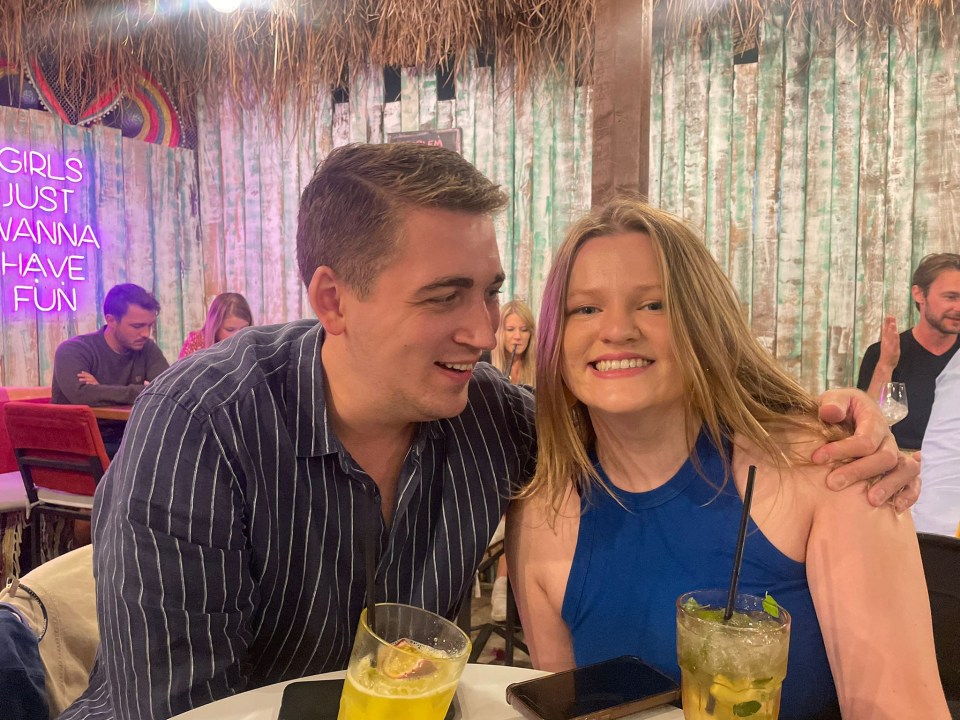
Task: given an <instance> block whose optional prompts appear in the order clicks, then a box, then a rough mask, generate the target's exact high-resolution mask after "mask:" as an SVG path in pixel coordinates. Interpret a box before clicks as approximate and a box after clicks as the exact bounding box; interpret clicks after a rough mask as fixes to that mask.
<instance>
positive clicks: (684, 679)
mask: <svg viewBox="0 0 960 720" xmlns="http://www.w3.org/2000/svg"><path fill="white" fill-rule="evenodd" d="M726 605H727V592H726V591H725V590H697V591H695V592H690V593H686V594H684V595H681V596H680V598H679V599H678V600H677V660H678V661H679V664H680V674H681V686H682V691H681V692H682V697H683V716H684V718H685V719H686V720H738V719H739V718H749V719H750V720H777V716H778V715H779V714H780V689H781V687H782V685H783V678H784V677H785V676H786V674H787V651H788V648H789V643H790V615H789V613H787V611H786V610H784V609H783V608H781V607H779V606H777V605H776V603H774V602H772V601H771V600H770V599H767V601H766V604H765V603H764V598H760V597H756V596H754V595H737V598H736V601H735V603H734V613H733V617H732V618H730V620H729V621H728V622H724V621H723V614H724V610H725V608H726Z"/></svg>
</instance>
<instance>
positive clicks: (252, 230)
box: [225, 110, 270, 317]
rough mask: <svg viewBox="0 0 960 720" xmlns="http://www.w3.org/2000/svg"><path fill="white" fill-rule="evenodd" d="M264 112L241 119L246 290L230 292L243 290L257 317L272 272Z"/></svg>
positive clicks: (243, 269)
mask: <svg viewBox="0 0 960 720" xmlns="http://www.w3.org/2000/svg"><path fill="white" fill-rule="evenodd" d="M264 124H265V123H264V117H263V112H262V111H260V110H255V111H252V112H245V113H244V114H243V117H242V119H241V123H240V125H241V135H240V137H241V140H242V142H243V168H242V172H243V176H242V177H243V199H242V212H243V228H244V235H243V236H242V237H243V255H242V257H241V258H238V259H240V260H241V262H242V263H243V265H242V271H243V274H244V289H243V290H234V289H233V288H230V287H227V288H225V289H226V290H228V291H231V292H242V293H243V295H244V297H246V298H247V302H248V303H250V309H251V310H252V311H253V312H254V313H256V314H257V317H263V316H264V308H265V305H266V302H265V301H266V298H265V296H264V292H263V289H264V288H263V282H264V275H265V274H266V273H267V272H269V270H266V269H265V268H264V263H263V253H264V245H266V244H268V243H269V241H270V239H269V238H266V237H264V217H263V213H262V209H261V202H262V197H263V192H264V188H263V180H264V175H263V167H262V163H261V155H266V154H267V153H268V152H269V150H268V148H269V147H270V138H269V137H268V136H265V134H264Z"/></svg>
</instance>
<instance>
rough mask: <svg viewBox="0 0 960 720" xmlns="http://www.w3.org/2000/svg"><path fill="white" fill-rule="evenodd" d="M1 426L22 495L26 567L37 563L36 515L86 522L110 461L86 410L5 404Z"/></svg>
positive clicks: (38, 560) (95, 422)
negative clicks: (27, 529)
mask: <svg viewBox="0 0 960 720" xmlns="http://www.w3.org/2000/svg"><path fill="white" fill-rule="evenodd" d="M3 415H4V424H5V425H6V428H7V434H8V435H9V437H10V444H11V446H12V447H13V453H14V455H15V456H16V458H17V465H18V466H19V468H20V474H21V475H22V476H23V485H24V488H25V489H26V491H27V503H28V509H27V513H28V518H29V520H30V523H31V532H30V536H31V549H30V553H31V563H32V567H36V566H37V565H38V564H39V563H40V560H41V558H40V522H39V516H40V515H55V516H61V517H66V518H72V519H75V520H87V521H89V520H90V516H91V514H92V510H93V493H94V491H95V490H96V487H97V483H99V482H100V478H102V477H103V473H104V472H105V471H106V469H107V467H108V466H109V465H110V458H108V457H107V451H106V450H105V449H104V447H103V439H102V438H101V437H100V429H99V428H98V427H97V420H96V418H95V417H94V416H93V413H92V412H91V410H90V408H89V407H87V406H86V405H52V404H37V403H30V402H9V403H7V404H6V405H4V406H3Z"/></svg>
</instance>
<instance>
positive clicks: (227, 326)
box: [177, 293, 253, 360]
mask: <svg viewBox="0 0 960 720" xmlns="http://www.w3.org/2000/svg"><path fill="white" fill-rule="evenodd" d="M251 325H253V313H251V312H250V305H248V304H247V299H246V298H245V297H244V296H243V295H241V294H240V293H220V294H219V295H217V296H216V297H215V298H214V299H213V302H212V303H210V312H208V313H207V321H206V322H205V323H204V324H203V327H202V328H200V329H199V330H194V331H193V332H191V333H190V334H189V335H187V339H186V341H185V342H184V343H183V348H181V350H180V355H179V356H178V358H177V359H178V360H182V359H183V358H185V357H187V355H192V354H193V353H195V352H197V350H203V349H204V348H208V347H210V346H211V345H214V344H215V343H218V342H220V341H221V340H226V339H227V338H228V337H233V336H234V335H236V334H237V333H238V332H240V331H241V330H243V329H244V328H245V327H249V326H251Z"/></svg>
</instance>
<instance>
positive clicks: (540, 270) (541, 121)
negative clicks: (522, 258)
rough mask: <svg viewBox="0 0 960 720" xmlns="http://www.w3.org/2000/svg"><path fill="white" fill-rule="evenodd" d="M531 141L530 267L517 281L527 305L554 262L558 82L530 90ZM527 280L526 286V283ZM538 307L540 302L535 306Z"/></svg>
mask: <svg viewBox="0 0 960 720" xmlns="http://www.w3.org/2000/svg"><path fill="white" fill-rule="evenodd" d="M529 94H530V95H531V106H532V114H531V120H532V137H531V138H530V140H531V150H532V156H531V163H530V218H529V223H530V230H529V242H528V244H529V247H530V256H529V258H530V260H529V261H530V265H529V268H527V269H523V268H521V272H522V273H523V274H522V275H521V277H520V278H518V279H517V282H516V286H517V288H518V290H517V293H516V294H518V295H521V296H522V297H523V298H524V299H525V300H526V302H527V303H528V304H530V301H531V298H533V297H535V296H536V297H539V295H540V294H541V291H542V288H543V285H544V283H545V281H546V276H547V272H548V271H549V270H550V263H551V261H552V260H553V245H554V239H553V203H554V198H555V197H556V195H558V194H559V193H557V192H556V189H555V188H554V175H555V170H556V137H555V126H556V117H555V114H554V98H555V97H556V95H557V86H556V81H554V80H551V79H547V80H538V81H537V83H536V85H535V86H534V87H533V88H531V92H530V93H529ZM524 278H525V279H526V282H525V283H524V281H523V279H524ZM533 305H534V306H537V305H538V303H537V302H533Z"/></svg>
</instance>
